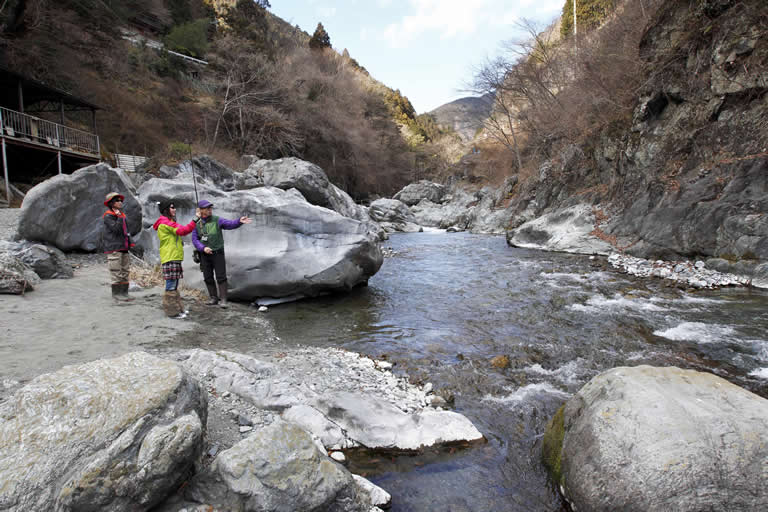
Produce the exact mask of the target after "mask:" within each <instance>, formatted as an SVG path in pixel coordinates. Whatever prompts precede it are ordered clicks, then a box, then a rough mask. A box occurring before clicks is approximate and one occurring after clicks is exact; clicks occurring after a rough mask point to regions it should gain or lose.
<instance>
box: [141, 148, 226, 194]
mask: <svg viewBox="0 0 768 512" xmlns="http://www.w3.org/2000/svg"><path fill="white" fill-rule="evenodd" d="M193 174H194V177H195V179H196V180H197V183H198V185H200V184H203V185H209V186H211V187H214V188H217V189H219V190H224V191H227V192H230V191H232V190H235V185H236V183H237V182H238V180H237V173H235V172H234V171H233V170H232V169H230V168H229V167H227V166H226V165H224V164H222V163H221V162H218V161H217V160H215V159H213V158H211V157H210V156H208V155H200V156H196V157H194V158H192V159H189V160H184V161H183V162H181V163H179V164H177V165H163V166H161V167H160V169H158V170H157V171H156V172H152V173H147V172H143V170H139V171H138V172H137V173H136V174H135V177H134V180H135V182H136V184H137V185H138V186H141V185H142V184H143V183H145V182H147V181H149V180H151V179H154V178H161V179H168V180H177V181H183V182H187V183H190V184H192V176H193Z"/></svg>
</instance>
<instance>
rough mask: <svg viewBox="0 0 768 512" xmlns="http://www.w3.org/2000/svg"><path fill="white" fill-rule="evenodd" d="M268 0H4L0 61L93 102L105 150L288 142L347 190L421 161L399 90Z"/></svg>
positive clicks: (364, 191) (280, 152)
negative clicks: (284, 16)
mask: <svg viewBox="0 0 768 512" xmlns="http://www.w3.org/2000/svg"><path fill="white" fill-rule="evenodd" d="M269 7H270V6H269V3H268V2H267V1H266V0H258V1H256V2H254V1H252V0H239V1H236V2H231V1H219V2H214V3H211V4H209V3H208V2H207V1H205V0H130V1H120V0H56V1H54V0H8V1H6V2H4V3H3V8H2V11H0V65H2V66H5V67H6V68H9V69H12V70H15V71H19V72H22V73H24V74H25V75H27V76H30V77H31V78H34V79H37V80H40V81H43V82H45V83H47V84H49V85H52V86H54V87H57V88H59V89H62V90H64V91H66V92H69V93H71V94H74V95H76V96H78V97H82V98H84V99H87V100H88V101H90V102H92V103H95V104H97V105H99V106H100V107H102V108H103V110H102V111H100V112H99V113H98V116H97V121H98V123H97V124H98V131H99V135H100V137H101V141H102V148H103V152H104V157H105V158H108V157H109V153H117V152H119V153H134V154H140V155H148V156H150V157H153V161H154V162H156V163H164V162H166V161H168V160H173V159H179V158H184V157H186V156H188V154H189V153H190V152H195V153H201V152H205V153H209V154H211V155H213V156H214V157H216V158H218V159H219V160H222V161H223V162H225V163H227V164H228V165H230V166H232V167H235V168H237V167H239V166H240V161H241V159H240V157H241V156H242V155H257V156H259V157H261V158H279V157H284V156H298V157H300V158H303V159H306V160H309V161H312V162H314V163H316V164H318V165H320V166H321V167H323V169H325V170H326V172H327V173H328V175H329V177H330V178H331V179H332V180H333V181H334V183H336V184H337V185H339V186H341V187H342V188H344V189H346V190H347V191H348V192H350V193H351V194H352V195H353V196H355V197H358V198H364V197H366V196H368V195H371V194H389V193H392V192H393V191H395V190H396V189H398V188H399V187H401V186H402V185H403V184H405V183H406V182H407V181H409V180H410V179H412V178H413V176H414V172H415V170H417V169H418V168H419V167H422V168H423V167H424V165H425V164H424V161H425V157H424V156H423V155H425V154H427V153H428V152H427V151H425V150H424V149H423V146H424V144H425V142H427V141H428V140H429V135H428V134H427V132H428V130H429V129H430V128H429V124H428V121H429V120H428V119H427V120H424V121H425V123H426V124H425V123H422V124H423V125H424V126H426V129H425V128H423V127H421V125H420V124H419V123H418V122H417V121H416V116H415V113H414V111H413V107H411V106H410V102H409V101H408V100H407V98H405V97H403V96H402V95H401V94H400V93H399V91H392V90H391V89H389V88H387V87H386V86H385V85H383V84H380V83H378V82H376V81H375V80H374V79H372V78H371V77H369V76H368V74H367V72H366V71H365V69H364V67H363V66H362V65H361V64H360V63H358V62H357V61H355V60H354V59H353V58H352V57H350V56H349V54H348V53H347V52H346V51H345V52H343V55H340V54H339V53H337V52H336V51H334V50H333V49H332V48H331V37H332V34H327V33H325V34H324V36H323V35H322V34H315V35H314V36H315V37H311V36H310V35H309V34H307V33H305V32H303V31H301V30H300V29H298V28H297V27H292V26H290V25H289V24H287V23H285V22H284V21H282V20H281V19H279V18H277V17H275V16H273V15H271V13H270V12H269ZM318 28H319V29H320V28H322V27H321V26H320V27H318ZM323 32H324V30H323ZM318 36H320V37H318ZM155 42H160V43H163V44H164V45H165V48H167V49H169V50H173V51H176V52H178V53H181V54H184V55H189V56H191V57H195V58H197V59H201V60H204V61H206V62H207V63H208V64H207V65H204V64H197V63H194V62H192V61H189V60H185V59H183V58H180V57H177V56H174V55H173V54H169V53H167V52H164V51H162V50H157V49H156V48H154V46H157V44H156V43H155ZM68 122H69V123H75V124H76V123H77V122H78V119H76V118H75V117H70V118H68ZM82 122H83V125H84V126H87V125H86V124H85V123H86V120H85V119H84V120H82Z"/></svg>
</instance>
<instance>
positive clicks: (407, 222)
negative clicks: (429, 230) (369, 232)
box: [368, 199, 422, 233]
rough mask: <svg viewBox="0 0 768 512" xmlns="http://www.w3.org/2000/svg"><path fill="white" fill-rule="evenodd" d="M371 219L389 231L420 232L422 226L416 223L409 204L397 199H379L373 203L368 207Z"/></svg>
mask: <svg viewBox="0 0 768 512" xmlns="http://www.w3.org/2000/svg"><path fill="white" fill-rule="evenodd" d="M368 215H370V217H371V219H373V220H374V221H376V222H378V223H379V224H381V226H382V227H383V228H384V229H385V230H386V231H387V232H388V233H392V232H394V231H402V232H404V233H418V232H419V231H422V228H421V226H419V225H418V224H416V222H415V221H416V217H414V216H413V213H412V212H411V210H410V209H409V208H408V206H407V205H406V204H405V203H403V202H401V201H398V200H397V199H377V200H375V201H374V202H372V203H371V206H370V208H369V209H368Z"/></svg>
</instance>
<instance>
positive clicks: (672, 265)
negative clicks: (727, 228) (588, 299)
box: [608, 253, 750, 288]
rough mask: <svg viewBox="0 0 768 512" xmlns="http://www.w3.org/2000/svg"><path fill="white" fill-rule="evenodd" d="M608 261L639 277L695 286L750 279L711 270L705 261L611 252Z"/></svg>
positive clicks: (743, 282)
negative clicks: (654, 257) (651, 257)
mask: <svg viewBox="0 0 768 512" xmlns="http://www.w3.org/2000/svg"><path fill="white" fill-rule="evenodd" d="M608 262H609V263H610V264H611V265H612V266H613V267H614V268H618V269H621V270H623V271H625V272H627V273H628V274H631V275H633V276H638V277H660V278H662V279H669V280H671V281H676V282H679V283H683V284H686V285H688V286H691V287H693V288H719V287H721V286H745V285H748V284H749V282H750V280H749V278H747V277H742V276H737V275H734V274H724V273H722V272H718V271H716V270H709V269H707V268H706V264H705V263H704V262H703V261H697V262H695V263H694V262H690V261H662V260H656V261H651V260H646V259H643V258H635V257H632V256H626V255H623V254H616V253H614V254H611V255H610V256H608Z"/></svg>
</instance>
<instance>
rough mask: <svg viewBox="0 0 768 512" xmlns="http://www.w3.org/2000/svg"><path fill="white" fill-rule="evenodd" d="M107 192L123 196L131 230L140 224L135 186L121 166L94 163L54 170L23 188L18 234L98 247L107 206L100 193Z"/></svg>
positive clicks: (72, 246)
mask: <svg viewBox="0 0 768 512" xmlns="http://www.w3.org/2000/svg"><path fill="white" fill-rule="evenodd" d="M109 192H117V193H119V194H122V195H123V196H125V204H124V210H125V213H126V216H127V217H128V230H129V231H130V233H131V234H132V235H135V234H136V233H138V232H139V230H141V224H142V213H141V205H140V203H139V201H138V199H137V198H136V189H135V188H134V186H133V184H132V183H131V180H130V179H129V178H128V176H127V175H126V174H125V172H123V171H122V170H120V169H113V168H112V167H110V166H108V165H106V164H96V165H91V166H88V167H84V168H82V169H79V170H77V171H75V172H74V173H72V174H59V175H56V176H54V177H52V178H49V179H47V180H45V181H44V182H42V183H40V184H39V185H37V186H35V187H33V188H32V189H31V190H30V191H29V192H27V195H26V197H24V202H23V203H22V205H21V215H20V216H19V227H18V230H17V237H18V238H19V239H24V240H30V241H34V242H46V243H48V244H51V245H53V246H55V247H58V248H59V249H61V250H62V251H76V250H77V251H87V252H94V251H97V250H99V248H100V247H101V233H102V226H103V223H102V222H101V217H102V215H103V214H104V211H105V210H106V207H105V206H104V197H105V196H106V195H107V194H108V193H109Z"/></svg>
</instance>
